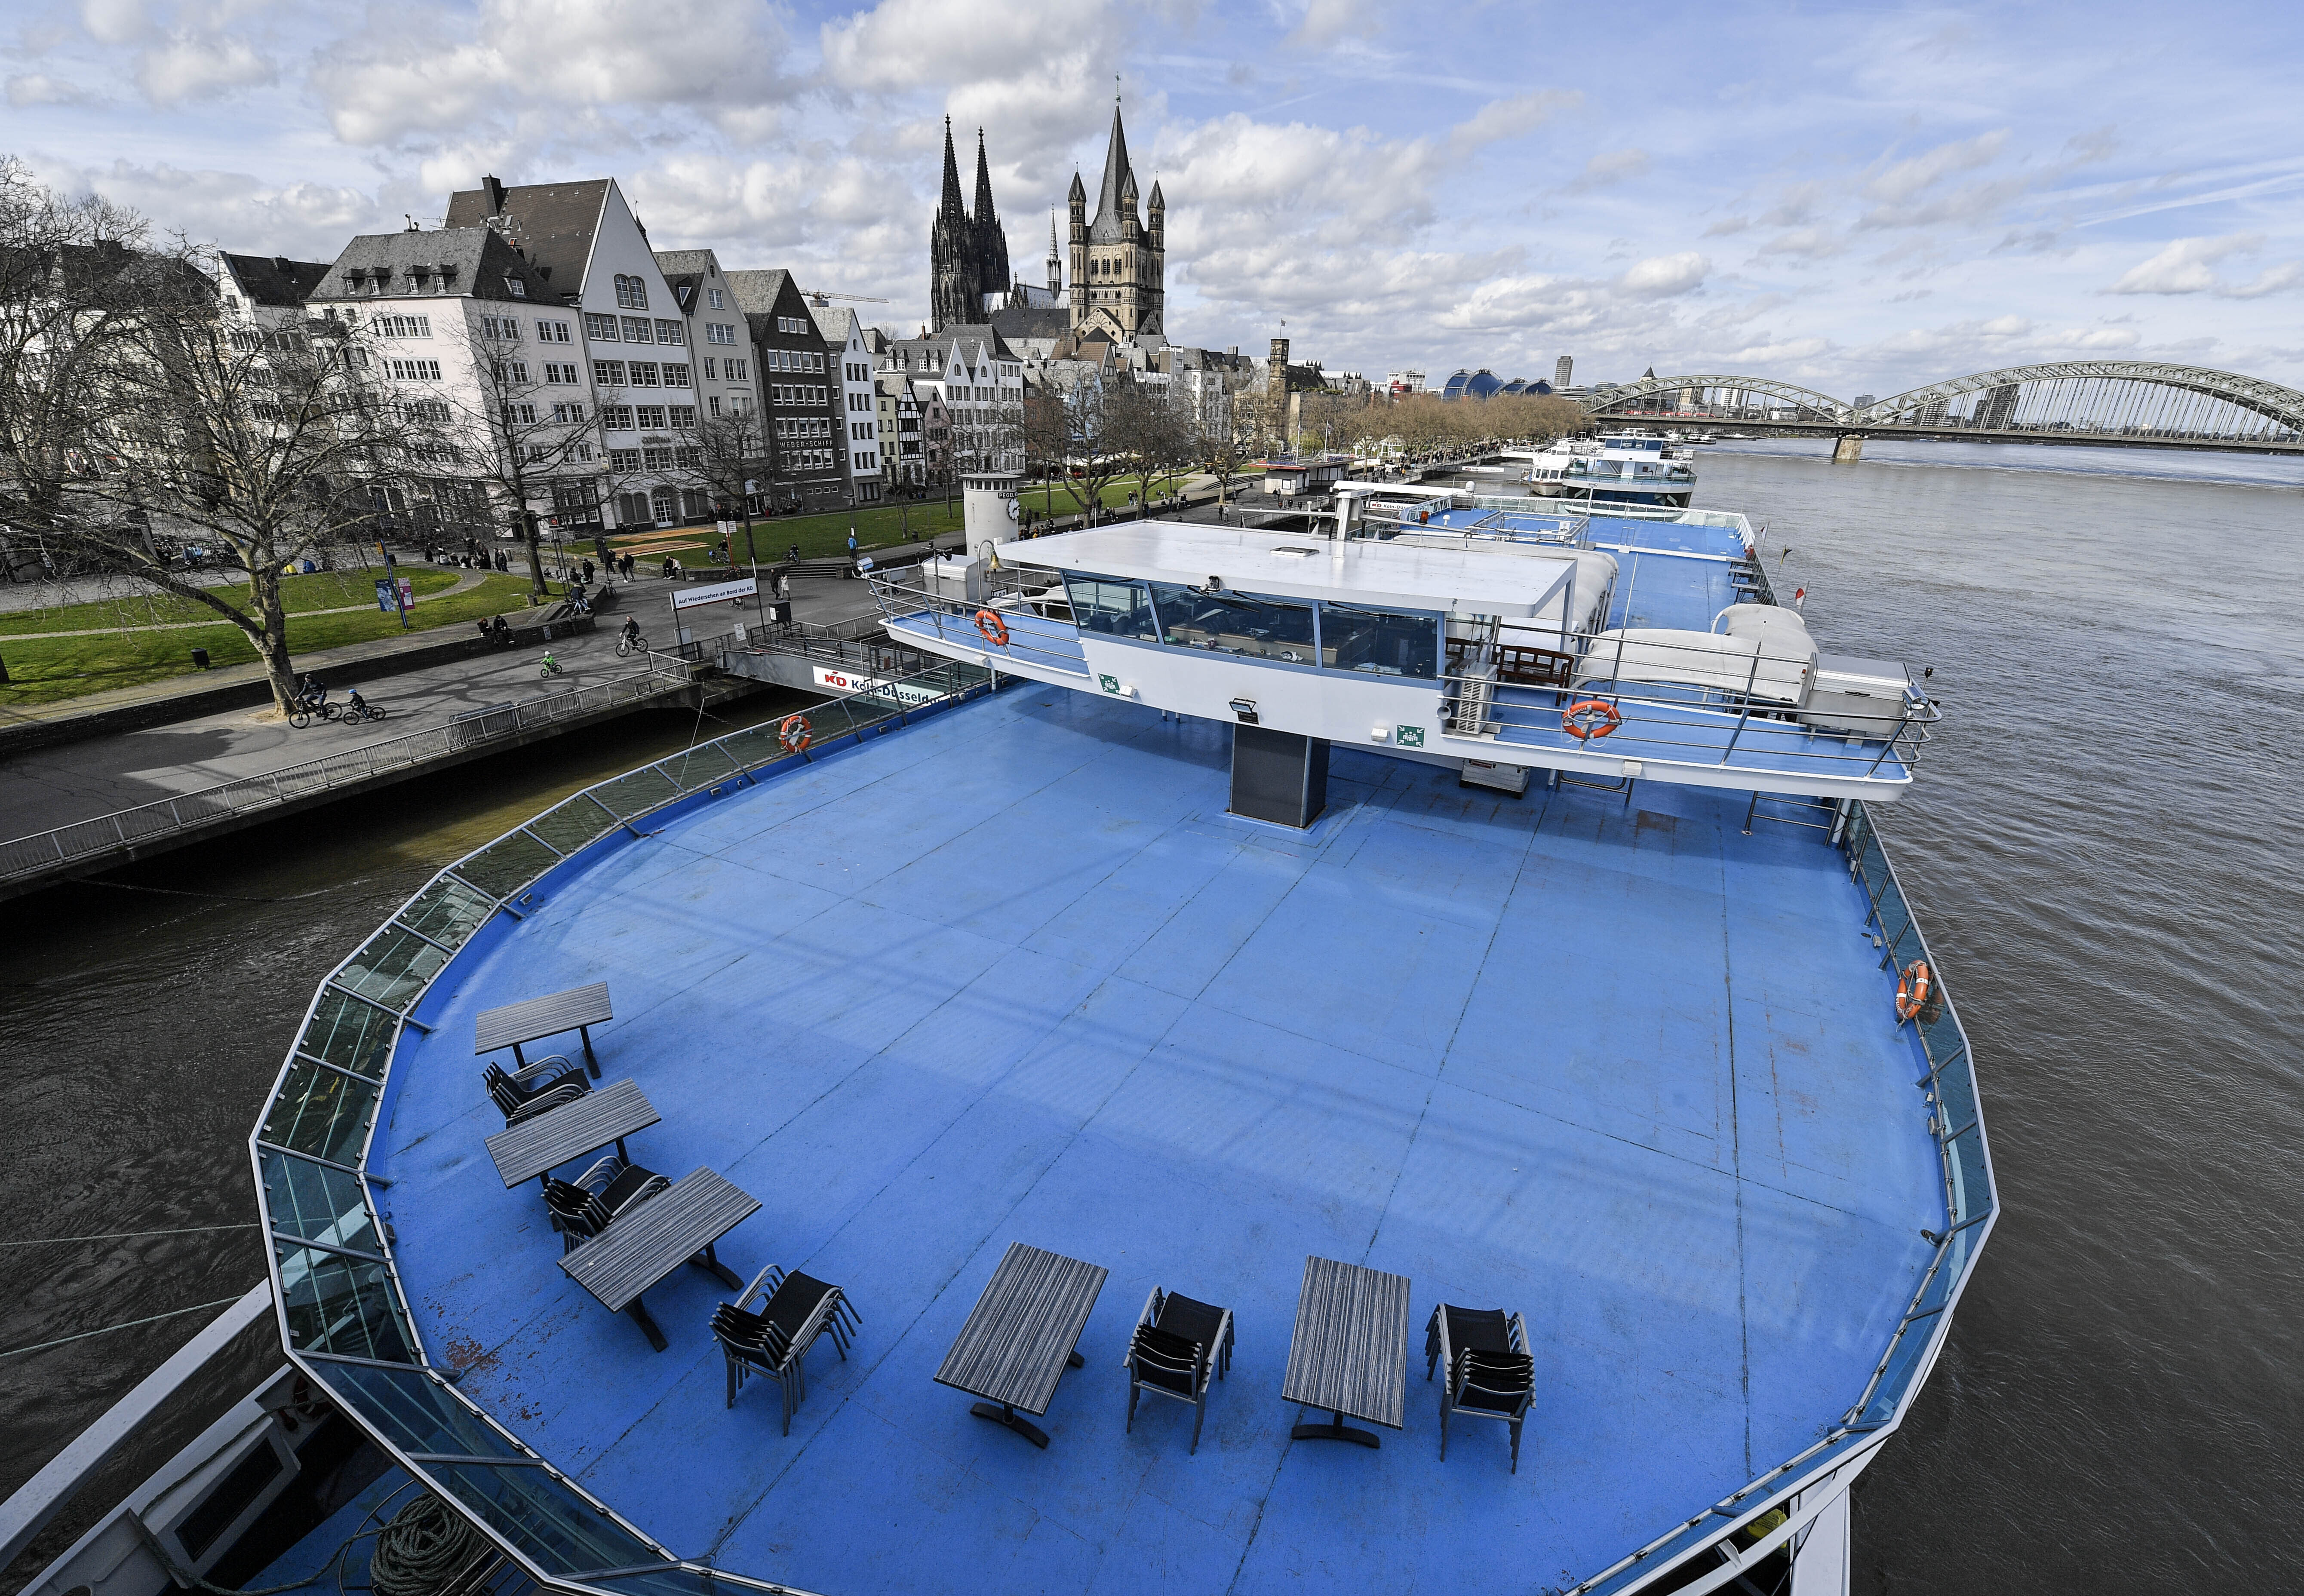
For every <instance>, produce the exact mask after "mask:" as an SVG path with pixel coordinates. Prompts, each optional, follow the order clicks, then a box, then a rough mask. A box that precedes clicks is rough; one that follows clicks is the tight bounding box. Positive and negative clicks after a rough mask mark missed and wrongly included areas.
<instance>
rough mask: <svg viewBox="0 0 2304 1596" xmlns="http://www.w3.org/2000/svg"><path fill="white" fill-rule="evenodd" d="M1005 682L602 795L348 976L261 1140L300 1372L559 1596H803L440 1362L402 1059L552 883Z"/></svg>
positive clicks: (707, 757) (539, 820)
mask: <svg viewBox="0 0 2304 1596" xmlns="http://www.w3.org/2000/svg"><path fill="white" fill-rule="evenodd" d="M990 680H991V672H989V671H985V670H982V669H980V668H978V667H977V666H974V665H969V664H964V663H957V662H951V663H939V664H937V665H936V666H935V667H934V668H933V669H930V670H928V671H919V672H917V673H915V674H913V675H911V676H908V677H904V678H902V679H901V680H897V681H892V682H888V683H885V684H883V685H882V686H881V687H879V688H875V689H873V690H869V691H865V692H860V693H858V694H856V695H854V696H852V697H847V698H843V699H839V700H835V701H833V702H830V703H826V704H825V705H821V706H819V707H817V708H813V709H810V710H809V712H808V713H807V718H808V720H809V722H810V724H809V739H808V741H807V743H806V745H805V746H804V747H801V748H800V749H797V750H795V749H792V748H789V747H786V746H785V744H784V741H783V740H781V739H780V738H779V727H778V726H777V725H775V724H767V725H760V726H755V727H750V728H748V729H746V730H741V731H735V732H731V733H730V734H728V735H727V736H725V737H722V738H718V739H714V740H713V741H711V742H707V743H701V744H699V745H698V746H697V747H693V748H690V749H688V750H687V751H686V752H684V753H682V754H676V755H673V756H671V757H669V758H666V759H661V760H658V761H656V763H655V764H648V765H644V766H642V767H640V769H638V770H634V771H630V772H627V773H624V774H623V775H621V776H616V777H614V778H612V779H610V780H608V781H602V782H599V783H597V784H596V785H594V786H591V787H589V788H587V789H585V790H583V791H581V792H579V793H577V794H575V795H574V796H573V797H572V798H567V799H565V800H564V801H563V802H561V803H558V804H555V805H554V806H552V807H551V808H549V809H546V811H544V812H543V813H542V814H540V815H537V816H536V817H535V818H533V819H531V820H529V821H528V822H527V823H525V824H522V825H520V826H516V827H514V828H513V829H512V831H510V832H505V833H504V835H503V836H501V837H499V838H497V839H496V840H495V841H493V842H490V843H488V844H487V846H486V847H484V848H481V849H476V850H475V851H474V852H472V853H470V854H468V855H466V856H465V857H463V858H461V859H459V860H457V861H456V862H455V863H454V864H453V865H451V866H448V868H446V869H445V870H443V871H442V872H440V874H437V875H436V876H435V877H433V878H432V880H431V881H430V882H427V883H426V884H425V886H424V889H423V890H422V891H419V892H418V893H417V894H416V895H415V896H414V897H413V898H411V899H409V900H408V901H407V903H405V904H404V905H402V907H401V908H400V910H399V912H398V913H396V914H394V916H392V917H391V919H389V920H388V921H386V922H385V924H384V925H382V926H381V927H379V928H378V929H377V932H376V933H375V934H373V935H372V936H370V937H369V938H368V940H367V941H366V942H364V943H362V944H361V945H360V949H359V950H357V951H355V952H354V953H353V954H352V956H351V957H350V958H346V959H345V960H344V961H343V963H342V964H340V965H338V966H337V967H335V969H334V970H331V971H330V972H329V973H328V975H327V976H326V978H325V979H324V980H323V981H322V982H321V983H320V985H319V989H318V991H317V992H315V993H314V994H313V997H312V1001H311V1004H310V1006H309V1008H308V1009H306V1010H305V1014H304V1020H303V1024H302V1025H301V1026H300V1027H299V1029H298V1031H297V1035H296V1041H295V1044H294V1046H293V1047H292V1048H291V1049H290V1051H289V1054H288V1058H287V1060H286V1062H285V1063H284V1064H283V1065H282V1067H281V1070H280V1074H279V1076H278V1077H277V1079H276V1080H275V1084H274V1086H273V1090H272V1094H271V1096H270V1098H269V1099H268V1100H267V1102H266V1104H265V1108H264V1111H263V1114H262V1117H261V1119H259V1120H258V1125H257V1127H256V1129H255V1131H254V1132H253V1134H251V1136H250V1138H249V1156H250V1161H251V1163H252V1165H253V1168H254V1171H255V1176H256V1189H257V1203H258V1210H259V1211H260V1212H261V1215H262V1218H263V1222H264V1224H265V1227H266V1229H267V1232H268V1234H269V1237H270V1259H271V1270H272V1290H273V1300H274V1302H275V1305H277V1308H278V1312H279V1324H280V1332H281V1336H282V1339H283V1340H284V1343H285V1344H286V1347H287V1349H288V1355H289V1356H290V1357H291V1358H292V1360H293V1361H294V1362H295V1363H296V1364H297V1365H298V1366H299V1367H300V1368H301V1369H302V1370H303V1371H304V1372H306V1373H307V1374H309V1375H310V1376H311V1377H312V1378H313V1379H315V1380H317V1381H319V1382H320V1383H321V1384H322V1385H323V1386H325V1387H326V1389H327V1390H328V1392H329V1393H330V1395H331V1396H332V1397H334V1398H335V1401H336V1403H337V1405H338V1406H341V1407H342V1408H343V1410H344V1412H346V1413H347V1414H350V1415H351V1416H352V1418H353V1419H354V1421H355V1422H356V1423H359V1424H360V1427H361V1428H362V1429H363V1430H365V1431H367V1432H368V1435H369V1436H370V1437H371V1438H372V1439H373V1440H375V1441H376V1442H377V1444H378V1445H379V1446H381V1447H383V1448H385V1449H386V1450H387V1451H388V1452H390V1453H391V1454H392V1455H393V1456H394V1457H395V1458H396V1459H397V1460H398V1461H399V1463H400V1464H401V1465H402V1467H404V1468H406V1469H407V1470H408V1472H409V1473H410V1474H411V1475H413V1476H414V1477H415V1478H416V1479H417V1480H418V1481H419V1482H421V1483H422V1484H423V1486H424V1487H425V1488H426V1489H427V1490H430V1491H431V1492H433V1494H435V1495H436V1496H438V1497H440V1498H441V1499H443V1500H444V1501H446V1502H448V1503H450V1504H451V1505H453V1507H456V1508H457V1509H458V1510H459V1511H461V1512H462V1515H463V1516H465V1517H467V1518H469V1519H470V1520H471V1522H472V1523H473V1524H475V1525H477V1526H478V1527H479V1530H480V1531H481V1533H484V1534H485V1535H487V1537H488V1539H489V1540H490V1541H491V1542H492V1543H493V1544H495V1545H496V1548H497V1549H498V1550H500V1551H502V1552H503V1553H504V1556H505V1557H506V1558H509V1559H511V1561H512V1564H513V1565H515V1566H517V1567H519V1568H520V1569H521V1570H522V1571H524V1572H525V1573H526V1574H527V1575H529V1577H531V1578H532V1579H534V1580H535V1581H537V1582H538V1583H539V1584H541V1585H542V1586H544V1587H545V1588H546V1589H548V1590H552V1591H556V1592H600V1593H602V1596H708V1593H709V1592H715V1591H731V1590H734V1591H764V1592H783V1591H787V1590H789V1589H790V1587H787V1586H784V1585H780V1584H776V1583H773V1582H770V1581H767V1580H759V1579H752V1578H749V1577H747V1576H744V1575H733V1574H729V1573H727V1572H725V1571H724V1570H721V1569H716V1568H712V1567H708V1566H706V1565H705V1564H704V1563H702V1562H700V1561H696V1560H692V1559H685V1558H681V1557H680V1556H678V1555H677V1554H676V1553H674V1552H673V1551H672V1550H669V1549H667V1548H665V1547H664V1546H662V1545H660V1544H659V1543H658V1542H656V1541H655V1540H653V1539H651V1538H650V1537H649V1536H648V1534H647V1533H645V1532H643V1531H642V1530H640V1528H639V1527H638V1526H636V1525H634V1524H631V1523H630V1522H629V1521H628V1520H626V1519H624V1518H623V1517H621V1516H618V1515H617V1513H616V1512H615V1510H614V1508H612V1507H609V1506H608V1505H607V1504H606V1503H605V1502H603V1501H601V1500H600V1499H598V1498H597V1497H595V1496H593V1495H591V1494H590V1493H589V1491H587V1490H584V1489H583V1488H582V1487H581V1486H580V1485H578V1484H577V1483H576V1482H574V1481H572V1480H571V1479H570V1478H568V1476H567V1475H565V1474H562V1473H561V1472H560V1471H559V1470H558V1469H556V1468H555V1467H554V1466H553V1465H552V1464H551V1463H550V1462H549V1461H547V1460H546V1458H544V1457H541V1456H540V1455H538V1453H537V1452H535V1451H534V1450H533V1449H531V1448H529V1446H528V1445H527V1443H525V1442H524V1441H522V1440H521V1439H520V1438H519V1437H518V1436H516V1435H514V1434H512V1431H509V1430H506V1429H505V1428H504V1426H503V1425H501V1424H499V1423H496V1421H495V1420H494V1419H492V1418H490V1417H489V1416H488V1415H487V1414H486V1413H485V1412H483V1411H482V1410H481V1409H480V1408H479V1406H477V1405H475V1404H474V1403H472V1402H471V1401H470V1399H468V1398H465V1397H464V1396H463V1395H462V1393H461V1392H459V1391H458V1390H457V1389H455V1385H454V1383H453V1380H454V1377H453V1375H452V1374H448V1373H444V1372H443V1371H442V1370H441V1369H440V1368H439V1367H438V1366H437V1365H436V1364H434V1363H433V1362H432V1360H431V1359H430V1357H429V1356H428V1355H427V1352H426V1349H425V1347H424V1342H423V1338H422V1337H421V1335H419V1333H418V1331H417V1329H416V1322H415V1319H414V1317H413V1315H412V1314H411V1313H410V1312H409V1308H408V1300H407V1294H406V1292H405V1290H404V1289H403V1288H402V1284H401V1280H400V1277H399V1273H398V1271H397V1269H396V1267H395V1265H394V1260H393V1253H392V1229H391V1226H390V1223H389V1220H390V1217H391V1210H390V1204H389V1203H388V1202H379V1201H378V1193H379V1191H385V1192H388V1190H389V1187H390V1182H389V1181H388V1180H386V1179H385V1178H383V1177H381V1176H375V1175H371V1174H370V1173H369V1172H368V1153H369V1148H370V1145H371V1144H372V1142H373V1140H374V1137H375V1133H376V1126H377V1111H378V1108H379V1105H380V1104H381V1103H382V1102H383V1100H384V1095H385V1088H386V1087H387V1085H389V1083H390V1078H391V1073H392V1064H393V1054H394V1049H395V1047H396V1045H397V1043H398V1042H399V1039H400V1037H401V1036H402V1034H404V1030H405V1028H406V1027H411V1026H413V1027H414V1028H416V1029H417V1030H419V1031H421V1030H424V1029H425V1028H426V1027H425V1026H424V1024H423V1022H422V1021H421V1020H419V1019H417V1018H414V1012H415V1009H416V1008H417V1006H418V1004H419V1002H420V1001H421V1000H422V999H423V997H424V994H425V992H427V991H428V989H429V988H430V986H431V984H432V982H433V980H434V979H435V978H436V976H438V975H439V974H440V972H441V971H442V969H444V968H445V967H446V966H447V964H448V961H449V960H450V959H451V958H453V957H454V956H455V954H456V952H457V950H459V949H461V948H462V947H463V946H464V945H465V944H466V943H467V942H470V940H471V938H472V937H473V936H474V935H475V934H476V933H478V932H479V930H480V928H481V927H482V926H483V925H487V923H488V921H489V920H490V919H492V918H493V917H494V916H496V915H497V914H498V913H499V912H502V913H506V914H511V915H512V916H520V915H521V912H522V906H523V905H524V904H525V903H526V902H527V901H528V900H529V899H530V898H532V896H533V894H534V892H535V890H536V888H537V886H538V883H539V882H540V881H541V880H542V878H543V877H545V876H546V875H547V874H551V873H552V872H554V871H555V870H556V869H558V868H559V867H560V866H562V865H563V864H566V863H568V862H570V861H571V860H573V859H575V858H577V857H579V856H580V855H581V854H582V853H583V852H584V851H585V850H586V849H589V848H590V847H592V846H593V845H594V844H596V843H597V842H599V841H600V840H602V839H604V838H606V837H607V836H608V835H609V834H610V833H612V832H617V831H620V830H629V831H631V832H635V833H637V832H639V831H640V829H641V828H640V826H639V824H638V822H640V820H642V819H643V818H654V817H658V816H660V815H662V814H663V813H665V812H666V811H669V810H671V809H673V808H675V807H681V806H688V805H691V804H701V803H709V802H711V801H713V800H714V799H715V798H718V797H721V796H723V795H724V794H726V793H729V792H732V791H734V790H738V789H739V788H740V787H741V786H744V785H750V784H751V783H752V782H754V781H758V779H759V778H760V776H761V775H762V774H763V773H768V774H773V773H774V770H773V768H772V767H775V766H779V765H787V764H797V763H800V762H802V761H806V760H809V759H811V758H813V757H815V756H817V755H819V754H821V753H823V752H825V751H826V750H827V749H829V748H831V747H836V746H838V745H839V744H840V743H841V742H842V741H843V739H851V738H861V737H862V736H864V735H865V734H866V733H868V732H869V731H870V730H873V729H874V728H876V727H883V726H885V725H886V724H887V723H889V722H901V721H903V720H908V719H909V718H911V716H914V715H918V714H928V713H933V712H934V711H936V710H938V709H941V708H944V707H948V706H949V705H953V704H956V703H959V702H960V701H961V700H962V699H965V698H967V697H971V696H973V695H975V694H977V693H979V692H982V691H985V690H987V686H988V684H989V682H990ZM899 689H902V690H899ZM924 700H925V701H924ZM796 740H797V739H796Z"/></svg>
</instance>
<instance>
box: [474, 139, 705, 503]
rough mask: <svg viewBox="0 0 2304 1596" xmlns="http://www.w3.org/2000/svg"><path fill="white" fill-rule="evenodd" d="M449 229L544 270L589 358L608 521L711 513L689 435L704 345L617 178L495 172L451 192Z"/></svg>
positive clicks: (545, 292)
mask: <svg viewBox="0 0 2304 1596" xmlns="http://www.w3.org/2000/svg"><path fill="white" fill-rule="evenodd" d="M448 224H449V226H450V228H451V229H455V228H463V227H480V228H485V229H487V231H489V232H493V233H495V234H496V235H497V236H499V237H501V238H502V239H503V240H504V241H505V243H506V244H507V245H508V246H509V247H510V248H511V249H512V250H513V251H514V252H515V253H516V254H517V256H518V257H519V258H520V259H521V260H522V261H523V262H526V263H527V264H528V265H529V266H531V267H532V268H533V272H534V274H536V275H538V276H539V277H540V279H541V282H540V284H539V286H540V288H541V294H540V296H539V297H541V298H543V299H545V300H547V301H549V302H551V303H553V304H555V306H557V307H559V308H563V309H564V310H566V311H568V312H571V313H572V319H573V323H574V340H573V342H572V343H570V344H568V345H566V346H563V347H564V349H565V350H566V353H567V354H568V355H569V356H572V358H574V359H577V360H579V361H580V362H582V364H583V366H584V367H585V373H586V377H587V380H588V384H589V388H590V390H591V393H592V396H593V402H594V404H595V405H596V406H597V418H598V424H599V429H600V435H601V440H602V445H603V451H604V455H605V458H604V459H603V460H602V461H601V462H600V464H601V468H602V469H601V473H600V479H599V480H600V493H601V496H602V499H603V500H604V502H605V509H606V522H607V524H608V526H609V527H610V528H631V527H653V526H664V525H677V524H680V523H682V522H683V521H689V520H707V519H710V517H711V507H710V505H709V503H708V502H707V495H706V494H705V493H704V491H703V489H702V487H701V486H700V485H699V482H698V480H697V478H696V477H695V474H694V468H695V464H696V449H695V446H694V445H693V444H692V443H686V442H684V441H683V438H682V434H683V433H684V432H686V431H688V430H689V429H691V428H692V427H693V426H694V420H695V407H696V405H697V403H698V399H699V394H698V388H697V384H698V382H699V372H698V365H699V354H700V353H702V352H707V351H699V350H696V349H694V348H693V347H691V345H690V326H689V322H690V318H689V317H688V314H687V312H686V310H685V309H684V308H683V307H682V305H681V303H680V301H679V300H678V298H677V297H676V296H675V295H674V294H673V291H672V287H671V284H670V283H668V282H667V281H666V280H665V273H664V269H663V267H662V266H660V265H659V264H658V263H657V260H656V254H655V252H654V251H653V250H652V249H649V247H648V232H647V230H646V229H645V228H643V227H642V226H641V225H640V220H639V218H637V217H636V216H634V215H632V211H631V207H630V206H629V205H628V204H626V203H625V200H624V197H623V190H621V189H620V188H618V186H617V184H616V180H615V179H614V178H612V177H610V178H592V179H589V180H587V181H585V182H571V183H537V184H530V185H527V186H524V187H519V188H509V187H506V186H505V185H504V184H503V183H501V182H497V181H496V179H495V178H493V177H490V178H487V179H486V180H485V181H484V182H482V184H481V186H480V187H479V188H477V189H470V190H464V191H462V192H461V193H458V194H455V195H453V196H452V197H451V198H450V199H449V202H448ZM739 353H740V354H741V350H740V351H739ZM716 369H717V367H716Z"/></svg>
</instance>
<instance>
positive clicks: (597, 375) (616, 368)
mask: <svg viewBox="0 0 2304 1596" xmlns="http://www.w3.org/2000/svg"><path fill="white" fill-rule="evenodd" d="M592 383H593V385H594V386H595V387H600V388H621V387H623V385H624V363H623V361H622V360H595V361H593V362H592Z"/></svg>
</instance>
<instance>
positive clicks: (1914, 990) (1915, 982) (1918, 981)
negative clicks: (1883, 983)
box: [1896, 958, 1932, 1020]
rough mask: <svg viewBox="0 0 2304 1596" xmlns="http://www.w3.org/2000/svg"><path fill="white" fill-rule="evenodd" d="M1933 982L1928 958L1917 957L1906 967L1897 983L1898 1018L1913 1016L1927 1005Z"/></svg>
mask: <svg viewBox="0 0 2304 1596" xmlns="http://www.w3.org/2000/svg"><path fill="white" fill-rule="evenodd" d="M1931 984H1932V983H1931V981H1930V979H1929V976H1928V966H1927V960H1926V959H1923V958H1916V959H1914V960H1912V962H1911V963H1910V964H1909V965H1907V966H1905V967H1904V974H1903V976H1902V979H1901V980H1899V981H1898V982H1897V983H1896V1018H1898V1019H1899V1020H1907V1019H1910V1018H1912V1016H1914V1015H1915V1014H1918V1013H1919V1011H1920V1010H1921V1009H1923V1008H1925V1007H1926V1006H1927V1001H1928V988H1929V986H1930V985H1931Z"/></svg>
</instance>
